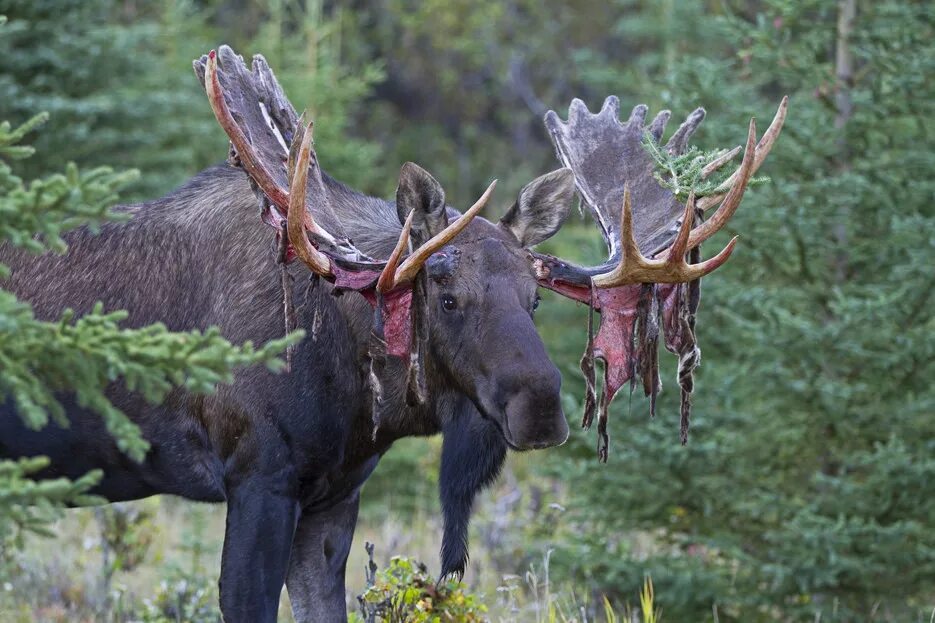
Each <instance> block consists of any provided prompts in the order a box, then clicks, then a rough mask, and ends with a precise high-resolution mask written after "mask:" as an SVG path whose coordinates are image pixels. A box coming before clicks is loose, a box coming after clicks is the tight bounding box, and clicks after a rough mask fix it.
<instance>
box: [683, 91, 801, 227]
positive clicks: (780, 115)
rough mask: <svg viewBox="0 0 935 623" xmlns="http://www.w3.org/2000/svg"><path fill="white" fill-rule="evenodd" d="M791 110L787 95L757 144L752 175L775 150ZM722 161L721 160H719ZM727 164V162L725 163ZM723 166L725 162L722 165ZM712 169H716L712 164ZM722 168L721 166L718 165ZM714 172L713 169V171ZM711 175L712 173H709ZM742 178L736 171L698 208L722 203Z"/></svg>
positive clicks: (702, 199)
mask: <svg viewBox="0 0 935 623" xmlns="http://www.w3.org/2000/svg"><path fill="white" fill-rule="evenodd" d="M788 109H789V96H788V95H786V96H785V97H783V98H782V101H781V102H780V103H779V108H777V109H776V114H775V115H774V116H773V120H772V122H771V123H770V124H769V127H768V128H766V132H764V133H763V137H762V138H761V139H760V142H759V143H757V146H756V148H755V149H754V160H753V170H752V171H751V175H754V174H756V172H757V171H758V170H759V168H760V166H761V165H762V164H763V161H764V160H766V156H768V155H769V152H770V151H771V150H772V149H773V145H774V144H775V143H776V139H777V138H778V137H779V134H780V132H782V126H783V124H784V123H785V121H786V112H787V111H788ZM719 160H720V159H719ZM725 162H726V161H725ZM721 164H723V162H722V163H721ZM709 166H710V167H713V168H714V169H716V168H717V167H714V163H713V162H712V163H711V165H709ZM718 166H720V165H718ZM712 171H713V169H712ZM709 174H710V172H709ZM739 177H740V169H737V170H736V171H734V172H733V173H732V174H731V176H730V177H729V178H727V179H726V180H724V182H723V183H722V184H721V185H720V186H719V187H718V189H717V190H718V194H715V195H709V196H707V197H702V198H701V199H699V200H698V207H699V208H700V209H701V210H707V209H708V208H710V207H711V206H713V205H714V204H716V203H717V202H718V201H720V200H721V199H722V198H723V197H724V194H725V193H727V192H728V190H730V189H731V188H732V187H733V186H734V185H736V183H737V181H738V178H739Z"/></svg>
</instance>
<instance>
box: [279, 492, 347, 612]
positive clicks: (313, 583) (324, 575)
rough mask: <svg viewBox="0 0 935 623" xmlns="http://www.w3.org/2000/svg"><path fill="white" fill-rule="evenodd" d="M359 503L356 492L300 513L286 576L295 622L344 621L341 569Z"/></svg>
mask: <svg viewBox="0 0 935 623" xmlns="http://www.w3.org/2000/svg"><path fill="white" fill-rule="evenodd" d="M359 502H360V495H359V493H357V492H355V493H354V494H353V495H351V496H349V497H347V498H346V499H344V500H343V501H341V502H339V503H337V504H336V505H334V506H332V507H331V508H329V509H327V510H324V511H318V512H312V513H308V514H305V513H303V514H302V517H301V519H300V520H299V525H298V528H297V529H296V533H295V539H294V541H293V546H292V558H291V559H290V561H289V576H288V577H287V578H286V587H287V588H288V589H289V601H290V602H291V603H292V614H293V616H294V617H295V620H296V621H297V623H309V622H311V621H346V620H347V605H346V603H345V597H344V572H345V568H346V566H347V555H348V552H350V550H351V541H352V540H353V539H354V527H355V526H356V525H357V508H358V505H359Z"/></svg>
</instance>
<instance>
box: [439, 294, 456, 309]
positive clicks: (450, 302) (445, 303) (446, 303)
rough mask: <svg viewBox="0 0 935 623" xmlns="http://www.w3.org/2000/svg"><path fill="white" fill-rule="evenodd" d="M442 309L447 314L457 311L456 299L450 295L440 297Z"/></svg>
mask: <svg viewBox="0 0 935 623" xmlns="http://www.w3.org/2000/svg"><path fill="white" fill-rule="evenodd" d="M442 309H444V310H445V311H449V312H450V311H454V310H456V309H458V301H457V299H455V297H453V296H451V295H450V294H444V295H442Z"/></svg>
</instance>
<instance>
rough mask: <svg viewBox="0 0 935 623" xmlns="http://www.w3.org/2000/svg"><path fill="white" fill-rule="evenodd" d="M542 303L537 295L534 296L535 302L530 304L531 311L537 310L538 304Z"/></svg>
mask: <svg viewBox="0 0 935 623" xmlns="http://www.w3.org/2000/svg"><path fill="white" fill-rule="evenodd" d="M541 301H542V297H541V296H539V295H538V294H537V295H536V298H535V300H534V301H533V302H532V311H536V310H537V309H539V303H540V302H541Z"/></svg>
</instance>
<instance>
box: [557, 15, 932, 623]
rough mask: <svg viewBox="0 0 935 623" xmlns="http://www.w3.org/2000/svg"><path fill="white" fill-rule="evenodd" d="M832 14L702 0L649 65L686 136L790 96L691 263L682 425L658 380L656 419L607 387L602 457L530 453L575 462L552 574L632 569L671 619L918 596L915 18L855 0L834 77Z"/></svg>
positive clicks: (885, 615)
mask: <svg viewBox="0 0 935 623" xmlns="http://www.w3.org/2000/svg"><path fill="white" fill-rule="evenodd" d="M836 20H837V10H836V6H835V5H834V4H832V3H821V2H810V3H800V2H784V1H778V0H777V1H771V2H766V3H764V4H763V5H761V6H760V7H758V8H757V10H753V9H752V8H750V9H749V10H748V9H742V10H740V9H738V10H737V12H736V13H733V14H731V15H729V16H726V17H724V18H703V19H702V21H703V22H704V23H701V24H699V26H698V27H699V28H700V29H701V30H702V31H708V30H710V29H715V30H716V31H718V32H720V33H721V41H722V43H721V46H722V47H715V48H708V49H701V48H700V47H699V48H697V49H696V50H695V51H694V53H693V52H692V51H686V53H685V55H684V56H683V57H682V58H681V60H679V61H677V62H675V63H674V64H673V65H672V66H671V71H670V72H669V73H668V74H667V75H665V76H661V77H660V82H661V83H662V84H661V87H660V92H665V93H667V94H668V95H667V101H665V102H664V104H665V106H666V107H667V108H671V109H672V110H673V111H676V114H678V112H677V111H688V110H691V109H692V108H694V107H695V106H696V105H698V104H700V103H703V104H704V105H705V106H706V107H707V108H708V112H709V115H708V118H707V120H706V122H705V124H704V125H703V126H702V131H700V132H699V137H700V138H699V139H698V140H699V142H701V143H702V144H703V145H710V144H713V145H727V146H730V145H736V144H738V143H739V141H740V139H742V137H743V133H744V130H745V126H746V120H747V119H749V117H750V116H751V115H756V116H757V118H758V119H768V118H769V117H770V116H771V113H772V110H774V108H775V106H776V105H777V104H778V102H779V100H780V98H781V97H782V95H783V94H789V95H790V113H789V117H788V121H787V126H786V130H785V131H784V133H783V135H782V136H781V137H780V139H779V141H778V144H777V146H776V148H775V149H774V152H773V155H772V156H771V157H770V159H769V160H768V161H767V164H766V166H765V167H764V168H765V171H766V172H767V173H769V175H770V176H771V177H772V179H773V183H771V184H769V185H766V186H763V187H762V188H759V189H755V190H754V191H752V192H750V193H749V194H748V195H747V196H746V197H745V199H744V205H743V206H742V207H741V209H740V210H739V211H738V213H737V215H736V216H735V218H734V219H733V221H732V223H731V225H730V226H729V229H731V230H732V231H729V232H726V233H727V234H732V233H736V232H739V233H741V234H742V238H741V241H740V244H739V246H738V248H737V251H736V252H735V256H734V259H732V261H731V262H729V263H728V265H727V266H726V267H725V268H723V269H721V270H720V271H718V273H717V274H716V275H714V276H712V277H711V278H709V279H706V280H705V283H704V287H703V290H704V294H703V296H702V309H701V311H700V316H699V324H698V333H699V338H700V344H701V346H702V349H703V351H704V355H705V357H704V362H705V365H704V367H703V368H702V369H701V371H700V373H699V375H698V379H697V381H696V392H697V395H696V397H695V401H694V402H695V415H694V417H693V426H692V437H691V440H690V442H689V445H688V446H687V447H685V448H682V447H679V446H678V444H677V443H676V442H675V440H674V439H673V435H672V430H673V429H672V425H671V423H670V422H669V421H668V420H669V418H668V417H666V415H665V414H671V413H675V412H677V408H676V406H675V402H674V398H675V396H674V395H673V394H674V393H675V392H672V391H671V389H670V391H668V392H665V394H664V395H663V396H662V398H661V404H660V406H659V413H660V414H661V418H657V420H656V421H646V420H645V419H644V418H643V417H641V416H642V414H643V413H645V410H646V407H645V405H644V404H643V403H642V401H641V400H639V399H633V400H632V401H627V400H626V398H624V399H618V401H617V403H616V404H615V406H614V408H613V410H612V415H611V434H612V437H613V438H614V439H616V440H617V441H616V442H615V443H613V446H612V452H611V459H610V464H609V465H608V466H607V468H604V469H598V468H597V467H596V466H595V465H593V463H592V462H593V459H592V458H591V457H592V456H593V454H592V449H591V448H590V447H589V446H590V441H591V440H590V438H588V442H587V443H584V444H582V443H580V442H578V443H575V444H574V447H573V448H569V449H568V450H566V451H565V453H563V458H564V459H565V460H554V459H553V461H551V462H552V465H550V466H549V470H548V473H549V474H551V475H553V476H554V477H556V478H561V479H562V480H563V481H566V482H572V483H575V484H574V486H572V487H570V488H569V490H568V492H567V497H562V498H559V499H560V500H561V502H562V504H563V505H564V506H566V507H567V508H568V509H569V511H568V517H567V518H566V521H567V522H568V524H569V526H570V527H569V529H568V530H564V531H558V532H556V534H555V535H554V537H553V538H554V539H555V541H554V545H555V547H556V556H555V561H556V563H555V570H554V573H555V574H556V575H557V576H561V577H566V578H575V579H576V581H578V582H586V583H588V584H589V585H591V586H593V587H595V588H597V590H601V591H607V592H608V594H610V595H612V596H615V597H616V598H617V599H620V598H622V596H625V595H626V594H627V592H628V591H631V590H634V589H635V588H636V586H637V585H638V583H639V582H640V579H641V577H642V576H643V574H644V573H647V572H648V573H651V574H652V576H653V579H654V581H655V583H656V586H657V588H658V589H659V595H660V604H661V605H662V607H663V608H664V610H665V611H666V613H667V617H672V618H675V619H676V620H683V619H684V620H697V619H699V618H703V617H708V616H710V613H711V611H712V607H713V606H716V607H717V609H718V612H719V617H720V620H722V621H723V620H743V621H760V620H762V621H769V620H815V619H816V618H818V617H821V619H822V620H823V621H824V620H841V621H844V620H855V619H863V618H866V617H868V616H870V613H871V612H877V616H878V618H879V619H882V620H891V621H897V620H908V619H910V618H916V617H918V616H923V617H925V618H928V616H929V615H930V614H931V610H932V600H933V599H935V595H933V594H932V591H931V587H932V585H933V582H935V569H933V567H932V566H931V565H930V564H929V561H931V560H932V558H931V556H932V548H933V546H935V541H933V535H935V532H933V530H932V519H931V518H932V517H933V516H935V515H933V514H932V510H933V509H932V500H933V499H935V490H933V488H932V482H933V481H932V472H931V469H932V464H931V455H932V443H931V439H932V438H933V433H935V430H933V428H932V418H931V414H932V413H933V412H935V393H933V392H932V390H931V384H930V383H929V380H928V379H930V378H931V376H932V374H933V373H935V368H933V365H935V363H933V362H935V358H933V357H932V353H933V349H935V344H933V336H935V332H933V331H932V328H933V327H935V325H933V315H932V314H931V311H930V307H931V306H930V292H931V290H932V288H931V275H930V274H928V273H929V272H930V271H928V269H927V268H926V267H929V266H931V264H932V261H933V258H935V252H933V245H932V241H931V234H930V232H931V231H932V229H933V227H935V213H933V211H932V207H931V197H932V196H933V194H935V187H933V184H932V181H931V179H930V176H927V175H924V174H922V173H921V172H922V171H923V170H926V169H928V168H931V167H932V164H933V160H932V158H933V156H932V153H933V152H932V149H931V136H932V132H933V130H935V128H933V127H932V119H933V117H935V110H933V101H935V99H933V96H935V92H933V91H932V84H931V83H930V82H927V83H925V84H924V85H923V84H922V83H920V82H919V79H918V77H919V75H922V74H920V73H919V72H922V73H923V74H924V73H925V72H931V71H932V68H933V67H935V48H933V45H932V41H933V38H932V35H933V34H935V31H933V23H932V19H931V15H929V13H928V12H926V10H925V9H924V8H923V3H895V2H882V3H863V2H861V3H858V17H857V20H856V22H855V24H854V32H853V34H852V36H851V39H850V46H851V51H852V53H853V55H854V57H855V61H854V67H855V70H854V74H853V76H852V78H851V79H850V81H849V82H847V83H843V84H842V83H839V82H836V81H835V69H836V67H835V58H834V55H833V53H829V51H833V50H834V46H835V43H836V34H835V32H836ZM842 92H844V93H846V94H847V95H848V97H849V98H850V101H851V102H852V104H853V112H852V114H851V115H850V117H849V118H845V117H842V113H841V111H840V109H839V107H838V103H837V102H836V101H835V94H838V95H840V94H841V93H842ZM763 127H764V124H763V123H762V122H761V123H760V131H761V132H762V130H763ZM695 166H696V167H697V165H695ZM722 235H724V234H722ZM719 239H720V237H719ZM721 243H722V244H723V239H721ZM711 247H712V248H720V247H719V240H714V241H712V242H711ZM568 356H570V354H569V355H568ZM661 364H662V365H663V366H671V368H670V370H673V371H674V361H673V360H672V359H671V357H669V356H666V355H664V356H663V357H661ZM663 374H664V377H663V379H664V380H665V377H666V376H668V375H669V374H671V372H668V373H667V372H666V371H665V368H664V369H663ZM575 377H577V374H575ZM565 386H566V387H567V388H569V390H570V391H573V390H572V389H571V388H576V387H579V386H580V381H578V380H577V379H573V380H572V381H571V382H568V383H566V385H565ZM573 438H574V437H573ZM579 439H580V438H579ZM578 457H580V458H578ZM608 554H609V555H608Z"/></svg>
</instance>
